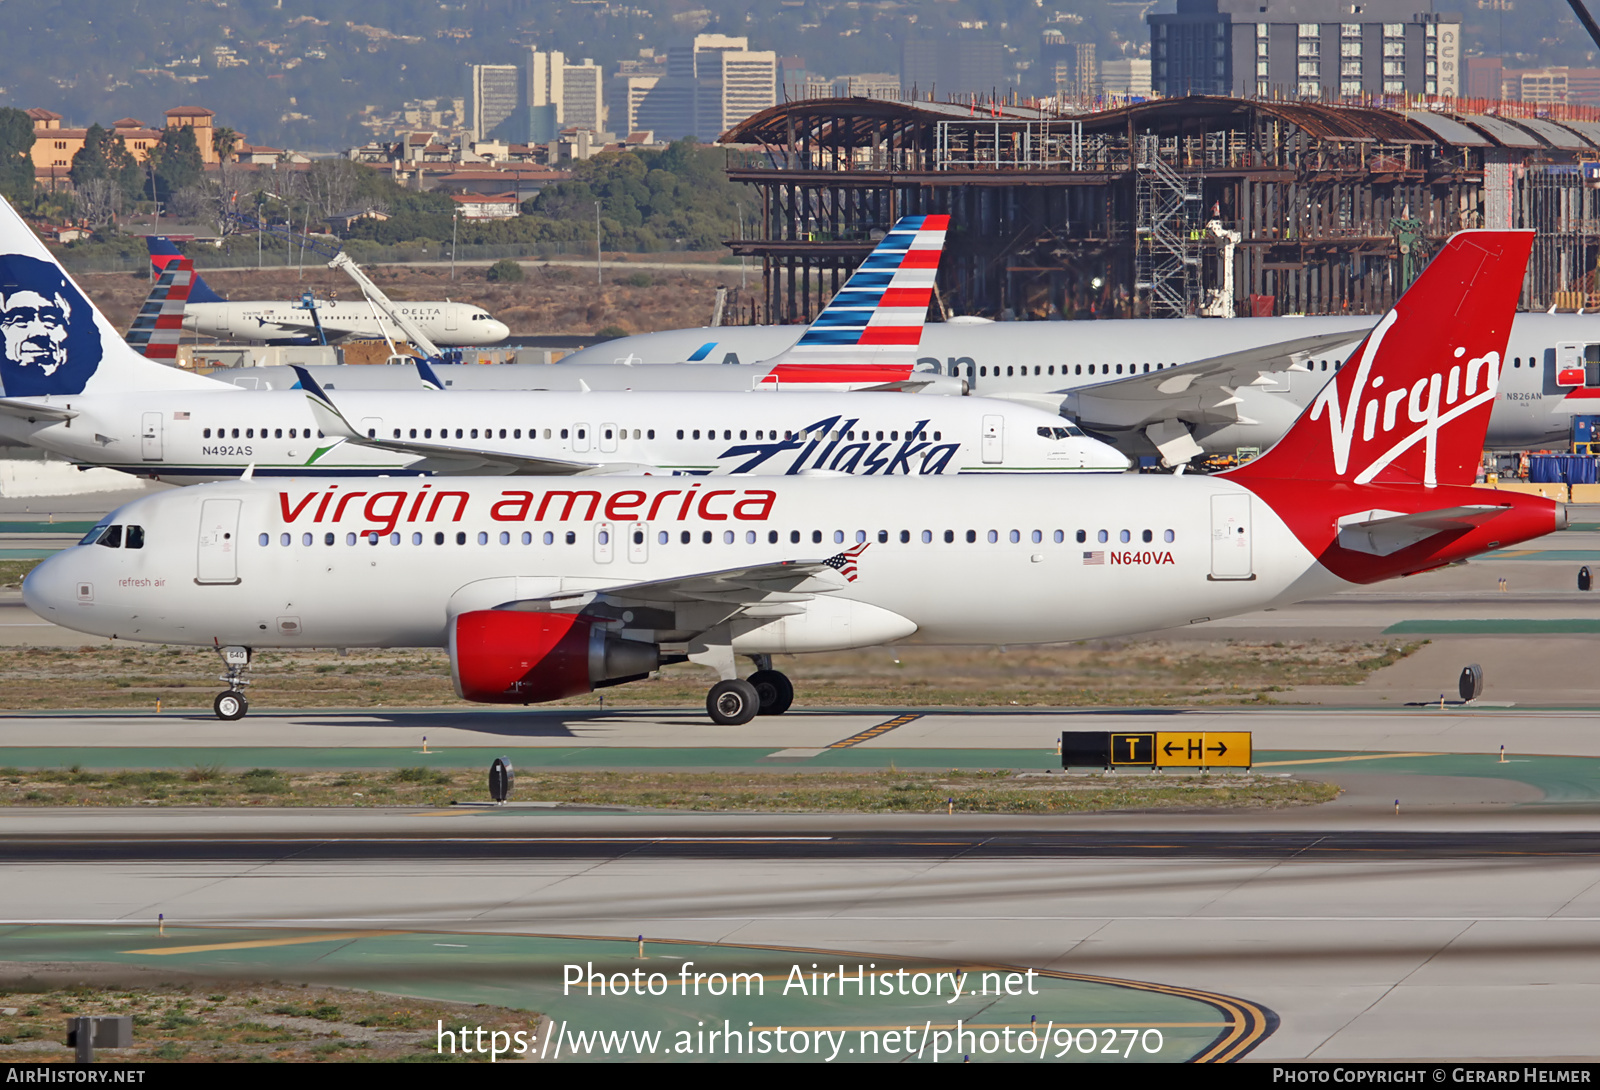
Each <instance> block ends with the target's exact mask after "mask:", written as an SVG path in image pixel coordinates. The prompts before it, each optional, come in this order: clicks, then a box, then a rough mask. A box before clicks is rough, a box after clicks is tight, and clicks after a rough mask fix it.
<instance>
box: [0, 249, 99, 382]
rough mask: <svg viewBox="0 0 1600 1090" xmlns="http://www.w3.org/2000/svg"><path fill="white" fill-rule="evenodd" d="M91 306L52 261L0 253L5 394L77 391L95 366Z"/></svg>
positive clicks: (0, 364)
mask: <svg viewBox="0 0 1600 1090" xmlns="http://www.w3.org/2000/svg"><path fill="white" fill-rule="evenodd" d="M100 355H101V349H100V331H99V329H97V328H96V326H95V321H94V309H93V308H92V307H91V306H90V305H89V301H88V300H87V299H85V298H84V297H83V295H82V294H81V293H79V291H78V289H77V288H75V287H73V285H72V284H71V282H70V281H68V280H67V278H66V276H65V275H63V274H62V272H61V270H60V269H59V268H57V267H56V266H55V265H53V264H51V263H49V262H45V261H40V260H39V259H37V258H33V257H25V256H23V255H21V254H4V255H0V385H3V386H4V388H5V393H6V395H7V396H9V397H39V396H42V395H45V394H80V393H82V392H83V387H84V384H85V383H87V382H88V381H89V379H90V377H91V376H92V375H93V374H94V373H95V371H96V370H98V369H99V367H100Z"/></svg>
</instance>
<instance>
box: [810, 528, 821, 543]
mask: <svg viewBox="0 0 1600 1090" xmlns="http://www.w3.org/2000/svg"><path fill="white" fill-rule="evenodd" d="M811 544H813V545H821V544H822V531H821V530H812V531H811Z"/></svg>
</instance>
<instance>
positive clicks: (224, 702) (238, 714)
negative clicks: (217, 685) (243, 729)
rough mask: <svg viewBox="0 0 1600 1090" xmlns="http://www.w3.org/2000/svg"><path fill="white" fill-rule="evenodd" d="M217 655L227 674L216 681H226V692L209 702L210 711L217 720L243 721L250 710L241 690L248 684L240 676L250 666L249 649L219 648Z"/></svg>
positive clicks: (245, 679)
mask: <svg viewBox="0 0 1600 1090" xmlns="http://www.w3.org/2000/svg"><path fill="white" fill-rule="evenodd" d="M217 654H219V655H221V656H222V661H223V663H224V664H225V665H226V666H227V668H228V672H227V673H226V674H224V675H223V676H222V677H220V678H218V679H217V680H218V681H226V682H227V683H228V691H227V692H225V693H218V694H217V698H216V699H215V700H213V701H212V702H211V710H212V711H214V712H215V713H216V715H217V718H218V719H224V720H229V721H232V720H234V719H243V718H244V713H245V712H247V711H249V710H250V702H249V701H248V700H246V699H245V698H244V691H243V690H244V686H246V685H248V684H250V682H249V680H248V679H247V678H245V677H243V676H241V675H243V674H244V672H245V670H247V669H248V668H249V666H250V648H248V647H219V648H217Z"/></svg>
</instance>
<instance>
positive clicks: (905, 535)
mask: <svg viewBox="0 0 1600 1090" xmlns="http://www.w3.org/2000/svg"><path fill="white" fill-rule="evenodd" d="M910 541H911V531H910V530H901V531H900V544H902V545H905V544H908V543H909V542H910Z"/></svg>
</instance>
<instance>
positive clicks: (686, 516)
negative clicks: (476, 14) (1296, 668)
mask: <svg viewBox="0 0 1600 1090" xmlns="http://www.w3.org/2000/svg"><path fill="white" fill-rule="evenodd" d="M1531 245H1532V233H1531V232H1507V231H1472V232H1464V233H1462V234H1459V235H1456V236H1455V237H1453V238H1452V239H1451V240H1449V241H1448V242H1447V243H1446V245H1445V246H1444V247H1443V248H1442V250H1441V252H1440V254H1439V256H1437V257H1436V258H1435V259H1434V260H1433V262H1432V263H1431V264H1430V265H1429V266H1428V268H1427V269H1426V270H1425V271H1424V272H1423V274H1422V276H1421V277H1420V278H1419V279H1418V281H1417V282H1416V284H1415V285H1413V287H1412V288H1411V290H1410V291H1408V292H1407V293H1406V294H1405V295H1404V296H1403V297H1402V298H1401V299H1400V300H1399V301H1398V302H1397V303H1396V305H1395V307H1394V309H1393V310H1391V311H1390V312H1389V313H1388V314H1386V315H1385V316H1384V317H1383V319H1382V320H1381V321H1380V322H1379V323H1378V325H1377V326H1376V327H1375V328H1374V330H1373V332H1372V334H1371V335H1370V336H1369V337H1368V338H1367V339H1366V341H1365V342H1364V343H1363V345H1362V346H1361V348H1360V349H1359V350H1358V351H1357V352H1356V353H1355V354H1354V355H1353V356H1352V357H1351V359H1350V362H1349V364H1348V365H1347V366H1346V367H1344V368H1343V369H1342V370H1341V371H1339V373H1338V374H1337V375H1336V376H1334V378H1333V381H1331V382H1330V383H1329V384H1328V385H1327V386H1326V387H1325V388H1324V390H1323V391H1322V392H1321V393H1319V394H1318V396H1317V398H1316V399H1315V401H1314V402H1313V404H1312V405H1311V407H1310V408H1309V409H1308V410H1307V411H1306V412H1305V413H1303V414H1302V415H1301V417H1300V419H1299V420H1298V421H1296V423H1295V424H1294V426H1293V427H1292V428H1291V429H1290V430H1289V433H1288V434H1287V435H1286V436H1285V437H1284V439H1283V440H1282V441H1281V442H1279V443H1278V444H1277V445H1276V446H1275V447H1273V448H1272V449H1271V450H1270V451H1268V452H1267V453H1266V454H1265V455H1264V456H1262V457H1261V458H1258V459H1256V460H1254V461H1252V462H1250V463H1248V464H1246V465H1244V466H1241V467H1240V468H1238V469H1236V470H1233V471H1230V472H1227V473H1223V474H1219V475H1216V476H1209V477H1207V476H1194V475H1144V476H1116V477H1111V476H1105V477H1093V476H1090V477H1073V476H1064V475H1056V476H1051V477H1043V476H1041V477H1024V476H1016V477H1008V478H997V479H994V480H982V481H979V480H975V479H970V478H962V477H956V478H925V479H921V480H917V481H908V482H900V481H890V480H881V479H873V478H864V477H845V478H836V479H835V478H807V477H788V476H785V477H774V478H768V479H751V478H745V479H738V480H735V479H728V480H708V481H699V480H696V481H685V480H682V479H679V480H659V479H634V480H622V479H618V478H605V479H600V480H592V481H585V482H582V483H581V484H580V483H579V482H573V481H564V482H561V486H560V487H558V488H557V487H547V486H544V485H536V486H531V487H530V486H527V485H521V484H511V483H508V482H507V481H506V480H505V479H504V478H462V479H453V480H449V481H445V482H438V483H435V482H428V483H422V484H419V483H417V482H414V481H410V482H408V481H394V482H391V483H390V484H388V485H374V484H373V483H372V482H369V481H366V480H355V481H346V482H328V483H323V482H315V481H275V482H266V481H259V480H258V481H240V482H229V483H226V484H215V485H203V486H200V487H198V488H192V489H181V490H178V491H173V492H166V493H162V494H159V495H155V496H150V497H146V498H143V499H139V500H136V501H134V502H133V503H130V504H127V505H125V506H123V507H122V508H120V509H118V510H117V511H115V512H113V513H112V514H111V515H109V516H107V517H106V518H105V519H104V520H103V521H102V522H101V524H99V525H98V526H96V527H95V528H94V530H92V531H91V532H90V533H89V535H88V536H86V537H85V538H84V539H83V542H82V543H81V544H80V545H79V547H77V548H72V549H66V550H64V551H62V552H60V553H58V554H56V555H55V556H53V557H51V558H50V559H48V560H46V561H44V563H42V564H40V565H39V566H38V567H37V568H36V569H34V571H33V572H32V573H31V574H30V575H29V576H28V578H27V580H26V581H25V582H24V585H23V597H24V599H25V601H26V602H27V604H28V605H29V606H30V607H31V608H32V609H33V610H34V611H35V612H37V613H38V614H39V615H40V616H42V617H44V618H46V619H48V620H51V621H54V622H56V623H59V624H62V625H64V626H66V627H68V628H72V629H76V630H78V631H81V632H89V633H94V634H98V635H104V636H110V637H114V638H119V639H135V640H143V641H159V642H163V643H170V644H187V645H190V646H206V647H213V646H214V647H216V648H218V649H219V650H220V651H221V652H222V653H223V657H224V660H225V662H226V663H227V665H228V670H229V678H230V685H229V688H228V690H227V691H225V692H223V693H221V694H219V695H218V697H217V699H216V701H215V711H216V713H217V715H218V716H220V717H222V718H226V719H231V718H237V717H238V716H240V715H243V714H244V713H245V711H246V707H247V705H246V700H245V698H244V696H243V693H242V690H241V688H240V684H241V683H242V681H243V678H242V677H241V674H242V671H243V670H244V668H245V666H246V665H247V664H248V662H249V659H250V655H251V650H252V649H253V648H257V647H302V646H333V647H358V646H359V647H391V646H427V647H446V648H448V649H449V655H450V662H451V670H452V677H453V680H454V683H455V688H456V691H457V693H459V694H460V695H461V696H462V697H463V698H465V699H469V700H475V701H483V702H489V703H502V704H532V703H537V702H540V701H546V700H555V699H560V698H562V697H568V696H573V695H577V694H581V693H586V692H589V691H591V690H593V689H595V688H598V687H602V686H607V685H616V684H621V683H623V682H627V681H632V680H635V679H639V678H643V677H646V676H648V675H649V673H650V672H651V671H653V670H655V669H656V668H658V667H659V666H660V665H662V664H665V663H672V662H680V661H684V660H689V661H693V662H696V663H699V664H702V665H705V666H708V667H710V668H712V669H713V670H715V671H716V672H717V674H718V676H719V678H720V680H719V681H718V682H717V683H716V684H715V685H713V686H712V687H711V689H710V692H709V693H708V694H707V698H706V707H707V711H708V713H709V714H710V716H711V717H712V719H713V720H715V721H716V722H718V723H724V724H739V723H744V722H748V721H749V720H750V719H751V718H752V717H753V716H754V715H756V714H758V713H760V712H766V713H769V714H776V713H780V712H782V711H784V710H786V709H787V708H788V707H789V705H790V702H791V701H792V699H793V696H794V689H793V685H792V683H791V682H790V681H789V680H788V679H787V678H786V677H785V676H784V675H783V674H782V673H780V672H778V671H775V670H773V669H772V663H771V656H772V655H775V654H780V653H791V652H803V651H828V650H843V649H849V648H856V647H864V646H870V645H873V644H879V643H883V642H886V641H891V640H897V639H903V638H906V637H908V636H912V635H916V636H918V637H919V638H920V639H922V640H925V641H928V642H932V643H991V642H992V643H1007V644H1010V643H1029V642H1055V641H1062V640H1077V639H1084V638H1090V637H1101V636H1114V635H1121V634H1126V633H1133V632H1141V631H1147V630H1150V629H1155V628H1163V627H1167V626H1173V625H1183V624H1190V623H1195V622H1197V621H1201V620H1206V619H1210V618H1213V617H1221V616H1229V615H1233V614H1239V613H1246V612H1250V611H1253V610H1257V609H1264V608H1269V607H1275V606H1282V605H1286V604H1289V603H1292V602H1296V601H1300V600H1303V599H1306V598H1310V597H1314V596H1319V595H1324V594H1328V593H1330V592H1334V591H1337V590H1340V589H1342V588H1345V587H1349V586H1352V585H1360V584H1368V583H1374V582H1377V581H1379V580H1382V579H1387V578H1391V577H1394V576H1398V575H1406V574H1410V573H1413V572H1419V571H1426V570H1428V569H1431V568H1435V567H1439V566H1441V565H1444V564H1449V563H1452V562H1454V561H1457V560H1461V559H1465V558H1467V557H1471V556H1475V555H1478V554H1480V553H1482V552H1484V551H1486V550H1490V549H1496V548H1501V547H1505V546H1509V545H1514V544H1516V543H1518V542H1522V541H1527V540H1529V539H1532V538H1535V537H1539V536H1541V535H1543V534H1547V533H1549V532H1551V531H1553V530H1556V529H1560V528H1561V527H1563V526H1564V525H1565V524H1566V509H1565V508H1564V507H1563V506H1562V505H1560V504H1557V503H1554V502H1552V501H1549V500H1545V499H1542V498H1540V497H1537V496H1525V495H1519V494H1513V493H1504V492H1486V491H1482V490H1479V489H1474V488H1472V487H1470V484H1471V482H1472V480H1473V474H1474V470H1475V467H1476V465H1477V461H1478V453H1479V450H1480V448H1481V446H1482V441H1483V436H1484V431H1485V429H1486V428H1487V426H1488V421H1489V413H1490V406H1491V404H1492V401H1493V399H1494V396H1495V389H1496V384H1497V382H1498V380H1499V376H1500V374H1501V373H1502V361H1503V357H1504V353H1505V348H1506V342H1507V338H1508V336H1509V335H1510V330H1511V316H1512V310H1513V307H1514V306H1515V302H1516V298H1517V294H1518V291H1519V289H1520V285H1521V282H1522V277H1523V271H1524V268H1525V265H1526V261H1527V256H1528V253H1529V250H1530V248H1531ZM29 290H32V289H29ZM739 656H747V657H749V658H750V659H751V660H753V662H754V663H755V665H756V667H757V669H756V671H755V673H754V674H752V675H751V676H750V677H748V678H741V677H740V676H739V673H740V671H739V669H738V666H737V660H738V657H739Z"/></svg>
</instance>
